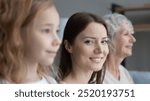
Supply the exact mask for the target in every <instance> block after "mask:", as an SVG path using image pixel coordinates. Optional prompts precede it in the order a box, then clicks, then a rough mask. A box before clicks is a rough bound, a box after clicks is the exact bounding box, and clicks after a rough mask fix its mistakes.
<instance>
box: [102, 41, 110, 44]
mask: <svg viewBox="0 0 150 101" xmlns="http://www.w3.org/2000/svg"><path fill="white" fill-rule="evenodd" d="M108 42H109V40H102V41H101V43H102V44H108Z"/></svg>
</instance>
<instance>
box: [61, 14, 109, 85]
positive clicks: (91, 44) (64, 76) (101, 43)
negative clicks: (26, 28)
mask: <svg viewBox="0 0 150 101" xmlns="http://www.w3.org/2000/svg"><path fill="white" fill-rule="evenodd" d="M61 48H62V51H61V60H60V73H61V77H60V78H61V81H60V82H61V83H71V84H77V83H79V84H83V83H84V84H86V83H91V82H94V83H102V81H103V77H104V71H105V68H103V64H104V62H105V60H106V57H107V54H108V53H109V49H108V36H107V28H106V25H105V22H104V21H103V20H102V19H101V18H100V17H98V16H96V15H94V14H91V13H86V12H79V13H76V14H74V15H72V16H71V17H70V18H69V20H68V22H67V24H66V26H65V30H64V37H63V41H62V47H61ZM100 78H101V79H100Z"/></svg>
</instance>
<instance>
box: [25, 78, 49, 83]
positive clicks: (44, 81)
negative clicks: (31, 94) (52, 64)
mask: <svg viewBox="0 0 150 101" xmlns="http://www.w3.org/2000/svg"><path fill="white" fill-rule="evenodd" d="M27 84H48V81H47V80H46V79H45V78H44V77H42V79H41V80H38V81H35V82H31V83H27Z"/></svg>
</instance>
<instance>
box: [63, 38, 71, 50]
mask: <svg viewBox="0 0 150 101" xmlns="http://www.w3.org/2000/svg"><path fill="white" fill-rule="evenodd" d="M64 46H65V48H66V50H67V51H68V52H69V53H72V47H71V45H70V43H69V42H68V41H67V40H65V41H64Z"/></svg>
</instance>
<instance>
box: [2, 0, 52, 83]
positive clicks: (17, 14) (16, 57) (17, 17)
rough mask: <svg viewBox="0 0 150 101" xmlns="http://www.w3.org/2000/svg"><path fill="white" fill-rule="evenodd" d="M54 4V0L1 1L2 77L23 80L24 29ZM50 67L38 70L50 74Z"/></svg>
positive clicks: (25, 69) (24, 65) (24, 67)
mask: <svg viewBox="0 0 150 101" xmlns="http://www.w3.org/2000/svg"><path fill="white" fill-rule="evenodd" d="M51 6H54V5H53V2H52V0H1V1H0V79H6V80H8V81H11V82H14V83H20V82H22V80H23V78H24V76H25V75H26V71H27V68H26V64H25V63H24V58H25V57H24V44H23V41H22V37H21V36H22V34H25V33H23V30H25V29H26V28H27V26H28V25H29V24H31V23H32V22H33V20H34V18H35V17H36V16H37V15H38V14H39V13H40V12H42V11H43V10H44V9H47V8H49V7H51ZM49 70H50V68H49V67H47V68H42V66H39V70H38V72H41V73H44V74H48V73H49Z"/></svg>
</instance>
